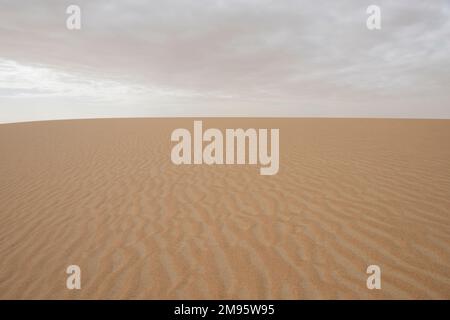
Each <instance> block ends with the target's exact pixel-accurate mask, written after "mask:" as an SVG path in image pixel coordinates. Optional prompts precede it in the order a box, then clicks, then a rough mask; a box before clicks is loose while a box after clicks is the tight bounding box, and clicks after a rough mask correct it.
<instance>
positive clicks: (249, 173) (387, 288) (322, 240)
mask: <svg viewBox="0 0 450 320" xmlns="http://www.w3.org/2000/svg"><path fill="white" fill-rule="evenodd" d="M193 120H194V119H189V118H179V119H104V120H68V121H49V122H33V123H19V124H2V125H0V152H1V157H0V181H1V184H0V298H1V299H169V298H173V299H225V298H226V299H235V298H236V299H425V298H430V299H450V148H449V141H450V120H387V119H372V120H369V119H230V118H228V119H225V118H224V119H212V118H211V119H208V118H206V119H203V123H204V126H206V127H208V126H210V127H218V128H238V127H242V128H250V127H252V128H279V129H280V169H279V172H278V174H276V175H273V176H263V175H260V174H259V172H258V170H259V169H258V166H249V165H245V166H242V165H238V166H236V165H234V166H225V165H222V166H217V165H213V166H207V165H202V166H187V165H185V166H176V165H174V164H173V163H172V162H171V161H170V151H171V148H172V146H173V143H172V142H171V141H170V133H171V132H172V130H174V129H175V128H181V127H185V128H191V127H192V123H193ZM72 264H76V265H79V266H80V267H81V270H82V276H81V283H82V284H81V285H82V288H81V290H68V289H67V288H66V279H67V276H68V275H67V274H66V268H67V266H69V265H72ZM372 264H375V265H379V266H380V267H381V272H382V275H381V279H382V280H381V281H382V289H381V290H368V289H367V287H366V279H367V277H368V275H367V274H366V268H367V266H368V265H372Z"/></svg>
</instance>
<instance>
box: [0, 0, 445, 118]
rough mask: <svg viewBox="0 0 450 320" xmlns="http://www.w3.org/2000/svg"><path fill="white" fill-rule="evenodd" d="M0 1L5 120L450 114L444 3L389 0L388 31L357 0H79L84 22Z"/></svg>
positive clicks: (52, 0)
mask: <svg viewBox="0 0 450 320" xmlns="http://www.w3.org/2000/svg"><path fill="white" fill-rule="evenodd" d="M0 2H1V5H2V10H1V11H0V38H1V39H2V42H1V51H0V58H1V59H2V60H1V61H2V64H0V104H3V105H6V103H7V104H8V105H14V106H15V108H14V109H12V108H8V107H2V106H0V112H1V113H0V121H5V120H4V119H6V118H11V116H10V115H9V113H14V112H16V111H15V110H18V106H21V107H20V108H22V109H24V110H27V105H26V104H29V103H30V101H32V102H34V104H35V105H43V106H44V107H42V108H46V107H45V105H48V104H50V103H51V104H53V103H55V101H57V103H59V106H58V108H59V109H58V110H61V109H62V108H66V109H70V114H71V115H72V114H77V115H78V117H82V116H83V115H84V114H86V113H89V112H91V113H94V114H98V113H96V112H94V111H95V110H96V108H97V109H99V108H101V109H102V110H104V111H102V114H105V116H106V115H107V114H108V110H111V111H110V113H111V115H114V114H127V115H130V116H132V115H133V114H135V113H136V114H139V115H150V116H151V115H169V116H171V115H253V116H267V115H271V116H286V115H297V116H385V117H443V118H449V117H450V108H449V107H448V102H447V101H448V100H449V99H450V94H449V90H448V86H449V84H450V3H449V2H448V1H447V0H436V1H428V2H427V1H420V0H398V1H395V2H393V1H386V0H380V1H378V3H377V4H378V5H379V6H380V7H381V10H382V29H381V30H378V31H369V30H367V28H366V23H365V20H366V18H367V14H366V8H367V6H368V5H370V4H373V3H372V1H360V0H348V1H325V0H317V1H300V0H298V1H294V0H286V1H275V0H274V1H270V0H259V1H248V0H245V1H244V0H227V1H219V0H208V1H206V0H205V1H199V0H183V1H182V0H164V1H163V0H161V1H137V0H128V1H120V2H112V1H105V0H98V1H86V0H79V1H77V4H78V5H80V7H81V9H82V21H83V22H82V30H81V31H75V32H74V31H68V30H67V29H66V28H65V18H66V14H65V8H66V7H67V6H68V5H69V4H72V2H71V1H66V0H62V1H60V0H47V1H39V2H32V3H27V4H26V5H24V4H23V3H19V2H17V1H12V0H11V1H5V0H0ZM55 99H56V100H55ZM87 106H90V108H91V109H88V107H87ZM20 108H19V109H20ZM48 108H51V109H52V110H54V109H55V108H56V106H50V107H48ZM108 108H109V109H108ZM42 110H43V109H42ZM93 110H94V111H93ZM117 110H120V112H118V111H117ZM26 112H27V111H24V113H25V115H26ZM36 114H39V111H37V113H36ZM42 114H45V116H46V117H48V116H49V114H50V113H48V112H44V111H43V112H42Z"/></svg>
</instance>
